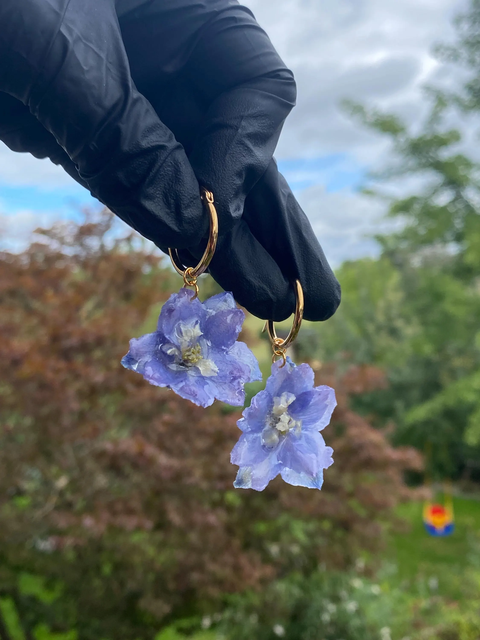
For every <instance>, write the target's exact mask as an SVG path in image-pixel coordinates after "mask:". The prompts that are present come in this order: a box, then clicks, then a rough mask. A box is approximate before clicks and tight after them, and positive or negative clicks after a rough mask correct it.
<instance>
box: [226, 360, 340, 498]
mask: <svg viewBox="0 0 480 640" xmlns="http://www.w3.org/2000/svg"><path fill="white" fill-rule="evenodd" d="M281 364H282V362H281V361H278V362H275V363H274V364H273V366H272V375H271V376H270V378H269V379H268V380H267V384H266V387H265V390H264V391H260V393H258V394H257V395H256V396H255V397H254V398H253V400H252V403H251V405H250V407H248V408H247V409H245V411H244V412H243V418H241V419H240V420H239V421H238V423H237V424H238V426H239V428H240V429H241V430H242V431H243V433H242V435H241V436H240V440H239V441H238V442H237V444H236V445H235V447H234V449H233V451H232V455H231V461H232V464H235V465H238V466H239V467H240V469H239V470H238V474H237V478H236V480H235V483H234V486H235V487H236V488H237V489H255V490H256V491H263V489H265V487H266V486H267V485H268V483H269V482H270V480H273V478H275V477H276V476H277V475H278V474H280V475H281V476H282V478H283V479H284V480H285V482H288V483H289V484H292V485H296V486H302V487H309V488H312V489H321V487H322V484H323V471H324V469H327V468H328V467H329V466H330V465H331V464H333V459H332V454H333V449H332V448H331V447H327V446H326V444H325V441H324V439H323V437H322V435H321V434H320V433H319V431H321V430H322V429H323V428H324V427H326V426H327V424H328V423H329V422H330V418H331V416H332V413H333V410H334V408H335V407H336V404H337V403H336V400H335V392H334V390H333V389H331V388H330V387H326V386H320V387H316V388H314V373H313V370H312V368H311V367H310V366H309V365H308V364H301V365H299V366H298V367H297V366H296V365H295V364H294V363H293V362H292V361H291V360H290V358H287V363H286V365H285V366H284V367H282V366H281Z"/></svg>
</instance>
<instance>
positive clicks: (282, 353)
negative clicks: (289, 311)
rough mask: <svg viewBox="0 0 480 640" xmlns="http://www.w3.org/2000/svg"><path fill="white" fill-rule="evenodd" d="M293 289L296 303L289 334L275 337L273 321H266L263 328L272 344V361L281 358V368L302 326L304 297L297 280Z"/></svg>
mask: <svg viewBox="0 0 480 640" xmlns="http://www.w3.org/2000/svg"><path fill="white" fill-rule="evenodd" d="M294 288H295V298H296V301H297V303H296V307H295V315H294V318H293V325H292V328H291V329H290V333H289V334H288V336H287V337H286V338H285V339H283V338H279V337H278V336H277V333H276V331H275V325H274V323H273V320H267V322H266V323H265V327H264V331H267V332H268V335H269V337H270V341H271V343H272V348H273V357H272V361H273V362H275V359H276V358H283V364H282V367H284V366H285V365H286V363H287V349H288V347H290V346H291V345H292V343H293V341H294V340H295V338H296V337H297V336H298V332H299V331H300V327H301V325H302V320H303V312H304V309H305V296H304V295H303V288H302V285H301V284H300V281H299V280H295V283H294Z"/></svg>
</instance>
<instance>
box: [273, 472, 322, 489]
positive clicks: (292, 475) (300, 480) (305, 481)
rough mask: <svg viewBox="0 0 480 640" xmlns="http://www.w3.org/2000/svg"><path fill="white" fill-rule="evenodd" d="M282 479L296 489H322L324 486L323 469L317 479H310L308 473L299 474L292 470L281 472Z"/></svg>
mask: <svg viewBox="0 0 480 640" xmlns="http://www.w3.org/2000/svg"><path fill="white" fill-rule="evenodd" d="M281 475H282V479H283V480H284V481H285V482H287V483H288V484H292V485H293V486H294V487H306V488H307V489H321V488H322V485H323V469H320V471H319V472H318V473H317V475H316V476H315V477H313V478H312V477H310V476H309V475H307V474H306V473H297V472H296V471H293V470H292V469H283V470H282V471H281Z"/></svg>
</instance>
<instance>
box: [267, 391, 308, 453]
mask: <svg viewBox="0 0 480 640" xmlns="http://www.w3.org/2000/svg"><path fill="white" fill-rule="evenodd" d="M295 400H296V396H294V395H293V393H288V392H285V393H282V395H281V396H280V397H276V398H274V399H273V409H272V412H271V413H270V415H269V416H268V418H267V424H266V426H265V429H264V430H263V431H262V444H263V445H264V446H265V447H267V448H268V449H274V448H275V447H276V446H277V445H278V444H279V443H280V441H281V440H283V439H284V438H285V437H286V436H287V434H289V433H291V432H294V433H295V434H296V435H300V433H301V431H302V421H301V420H295V419H294V418H292V416H291V415H290V414H289V413H288V407H289V406H290V405H291V404H292V402H294V401H295Z"/></svg>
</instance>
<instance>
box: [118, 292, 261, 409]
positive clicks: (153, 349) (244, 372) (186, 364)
mask: <svg viewBox="0 0 480 640" xmlns="http://www.w3.org/2000/svg"><path fill="white" fill-rule="evenodd" d="M244 319H245V314H244V313H243V311H242V310H241V309H238V308H237V307H236V305H235V301H234V299H233V296H232V294H231V293H220V294H218V295H216V296H213V297H212V298H209V299H208V300H206V301H205V302H200V300H198V298H194V293H193V291H191V290H189V289H185V288H184V289H181V290H180V292H179V293H176V294H173V295H172V296H170V298H169V300H168V301H167V302H166V303H165V304H164V306H163V308H162V310H161V313H160V317H159V318H158V325H157V331H155V333H149V334H147V335H145V336H142V337H141V338H133V339H132V340H130V351H129V352H128V353H127V355H126V356H125V357H124V358H123V359H122V364H123V366H124V367H126V368H127V369H131V370H132V371H136V372H137V373H140V374H141V375H143V377H144V378H145V380H147V381H148V382H150V384H153V385H156V386H158V387H169V388H170V389H173V391H175V393H177V394H178V395H179V396H181V397H182V398H186V399H187V400H191V401H192V402H194V403H195V404H197V405H199V406H201V407H208V406H210V405H211V404H212V403H213V402H214V400H215V399H217V400H221V401H223V402H226V403H228V404H231V405H235V406H241V405H243V403H244V402H245V391H244V385H245V383H246V382H253V381H254V380H261V379H262V375H261V373H260V369H259V367H258V363H257V360H256V358H255V356H254V355H253V353H252V352H251V351H250V349H249V348H248V347H247V345H246V344H245V343H244V342H238V341H237V337H238V334H239V333H240V330H241V328H242V324H243V321H244Z"/></svg>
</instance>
